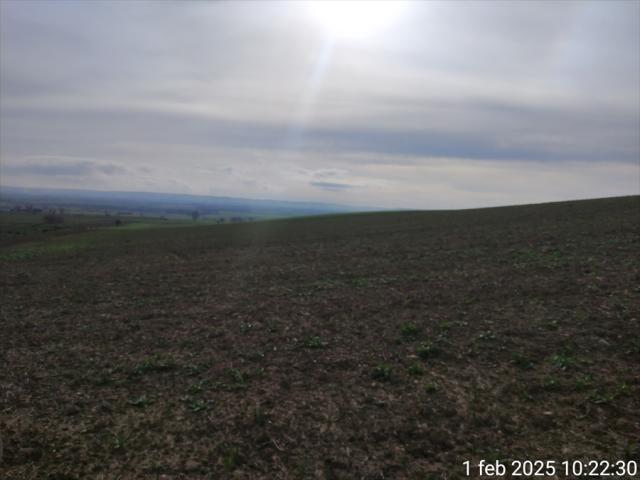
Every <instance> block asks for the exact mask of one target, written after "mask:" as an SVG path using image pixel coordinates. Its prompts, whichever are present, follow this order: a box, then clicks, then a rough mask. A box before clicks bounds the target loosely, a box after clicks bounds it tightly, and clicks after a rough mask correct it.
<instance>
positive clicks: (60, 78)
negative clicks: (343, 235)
mask: <svg viewBox="0 0 640 480" xmlns="http://www.w3.org/2000/svg"><path fill="white" fill-rule="evenodd" d="M2 185H5V186H21V187H46V188H83V189H96V190H120V191H147V192H172V193H187V194H197V195H215V196H235V197H247V198H268V199H280V200H304V201H319V202H328V203H337V204H345V205H355V206H358V205H361V206H376V207H383V208H419V209H441V208H472V207H485V206H495V205H508V204H522V203H534V202H545V201H557V200H569V199H578V198H595V197H605V196H617V195H631V194H640V1H636V0H621V1H615V0H613V1H581V2H579V1H557V2H545V1H534V2H525V1H518V2H481V1H478V2H470V1H469V2H467V1H444V2H438V1H420V2H394V3H389V2H356V3H354V2H347V3H346V4H342V6H340V4H338V3H335V2H333V3H328V2H315V3H314V2H302V1H298V2H276V1H273V2H268V1H259V2H250V1H237V2H206V1H198V2H189V1H172V0H165V1H157V2H144V1H127V2H125V1H104V2H102V1H96V0H94V1H91V2H81V1H79V0H74V1H62V0H58V1H53V0H48V1H43V2H40V1H35V0H32V1H28V2H25V1H11V0H0V186H2Z"/></svg>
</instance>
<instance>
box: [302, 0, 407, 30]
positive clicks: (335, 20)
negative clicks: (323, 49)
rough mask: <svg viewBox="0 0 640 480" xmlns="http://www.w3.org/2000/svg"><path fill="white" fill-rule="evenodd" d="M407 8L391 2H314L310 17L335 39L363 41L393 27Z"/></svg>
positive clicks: (401, 2)
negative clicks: (390, 26)
mask: <svg viewBox="0 0 640 480" xmlns="http://www.w3.org/2000/svg"><path fill="white" fill-rule="evenodd" d="M405 5H406V2H404V1H390V0H377V1H376V0H344V1H331V0H317V1H313V2H310V3H309V8H310V13H311V15H312V17H313V18H314V19H315V21H317V22H318V23H319V24H320V25H321V26H322V27H323V28H324V29H326V30H327V32H328V33H329V34H330V35H331V36H332V37H334V38H336V39H351V40H355V39H359V40H362V39H365V38H368V37H371V36H373V35H374V34H375V33H377V32H379V31H381V30H382V29H384V28H386V27H388V26H389V25H391V24H392V23H393V21H394V20H395V19H396V18H397V16H398V15H399V14H400V13H401V11H402V9H403V8H404V6H405Z"/></svg>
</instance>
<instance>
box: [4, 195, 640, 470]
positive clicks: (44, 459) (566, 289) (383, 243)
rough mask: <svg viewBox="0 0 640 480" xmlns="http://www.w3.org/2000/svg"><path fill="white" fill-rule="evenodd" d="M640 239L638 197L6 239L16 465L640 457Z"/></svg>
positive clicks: (296, 464) (357, 464)
mask: <svg viewBox="0 0 640 480" xmlns="http://www.w3.org/2000/svg"><path fill="white" fill-rule="evenodd" d="M639 239H640V197H626V198H618V199H604V200H594V201H581V202H566V203H557V204H546V205H534V206H523V207H509V208H499V209H484V210H468V211H458V212H402V213H397V212H395V213H376V214H359V215H343V216H330V217H317V218H305V219H294V220H285V221H272V222H259V223H255V224H246V225H227V226H214V227H193V228H191V227H189V228H179V229H163V228H152V229H146V230H130V231H126V230H120V231H116V229H106V230H102V231H97V232H96V231H94V232H89V233H83V234H72V235H68V236H57V237H55V238H51V239H49V240H43V241H40V242H39V243H37V244H35V243H34V244H24V243H23V244H21V245H19V246H13V247H5V248H3V249H0V271H1V276H0V284H1V285H2V300H1V305H0V315H1V316H0V355H1V360H2V364H1V368H0V434H1V436H2V441H3V444H4V445H3V446H4V451H3V458H2V462H1V463H0V477H1V478H5V479H41V478H43V479H51V480H53V479H56V480H62V479H80V478H96V479H115V478H121V479H128V478H145V479H146V478H149V479H156V478H158V479H178V478H194V479H197V478H211V479H217V478H234V479H261V478H264V479H297V478H300V479H304V478H326V479H352V478H358V479H389V478H394V479H396V478H397V479H403V478H412V479H413V478H415V479H427V478H434V479H435V478H443V479H453V478H465V476H464V470H463V465H462V464H463V462H464V461H466V460H470V461H473V462H477V461H478V460H480V459H485V460H495V459H501V460H505V461H506V460H508V459H532V460H534V459H535V460H537V459H540V460H556V461H558V462H561V461H563V460H610V461H617V460H637V459H639V458H640V446H639V443H638V442H639V439H640V269H639V263H638V259H639V258H640V241H639ZM558 478H566V477H558ZM591 478H594V477H591ZM609 478H611V477H609Z"/></svg>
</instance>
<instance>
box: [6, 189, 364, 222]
mask: <svg viewBox="0 0 640 480" xmlns="http://www.w3.org/2000/svg"><path fill="white" fill-rule="evenodd" d="M0 201H2V202H3V203H4V204H6V205H7V204H9V205H10V204H25V203H30V204H34V205H49V206H50V205H55V206H57V207H65V208H72V207H76V208H83V209H89V210H115V211H118V210H132V211H136V212H140V213H148V214H187V215H188V214H190V213H191V212H192V211H194V210H198V211H199V212H200V213H201V214H203V215H207V214H210V215H216V214H218V213H219V212H237V213H240V214H242V213H245V214H255V215H256V216H258V217H271V218H274V217H288V216H298V215H320V214H327V213H349V212H358V211H360V212H362V211H373V210H376V209H374V208H367V207H350V206H346V205H336V204H327V203H316V202H289V201H278V200H259V199H249V198H234V197H214V196H205V195H184V194H174V193H155V192H112V191H96V190H75V189H50V188H47V189H44V188H20V187H5V186H3V187H2V188H0Z"/></svg>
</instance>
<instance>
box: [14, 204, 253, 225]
mask: <svg viewBox="0 0 640 480" xmlns="http://www.w3.org/2000/svg"><path fill="white" fill-rule="evenodd" d="M4 211H8V212H11V213H29V214H33V215H43V220H44V222H45V223H52V224H55V223H63V222H64V215H65V208H64V207H57V206H56V207H50V206H47V205H33V204H30V203H26V204H18V205H14V206H12V207H10V208H8V209H4ZM182 213H183V215H185V216H187V217H191V219H192V220H193V221H197V220H199V219H201V218H202V219H208V220H214V221H215V223H217V224H223V223H242V222H253V221H255V218H254V217H249V216H247V217H240V216H234V217H228V218H225V217H218V216H216V215H210V216H208V217H203V216H201V215H200V212H199V211H198V210H194V211H192V212H186V211H185V212H182ZM103 215H104V216H105V217H136V216H141V217H142V216H145V214H143V213H141V212H134V211H129V210H119V211H114V212H110V211H108V210H105V211H104V212H103ZM146 216H148V215H146ZM152 216H153V217H154V218H160V219H161V220H168V218H167V217H166V216H165V215H159V216H154V215H152ZM181 216H182V215H181ZM114 223H115V225H122V221H121V220H120V219H116V220H115V222H114Z"/></svg>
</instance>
